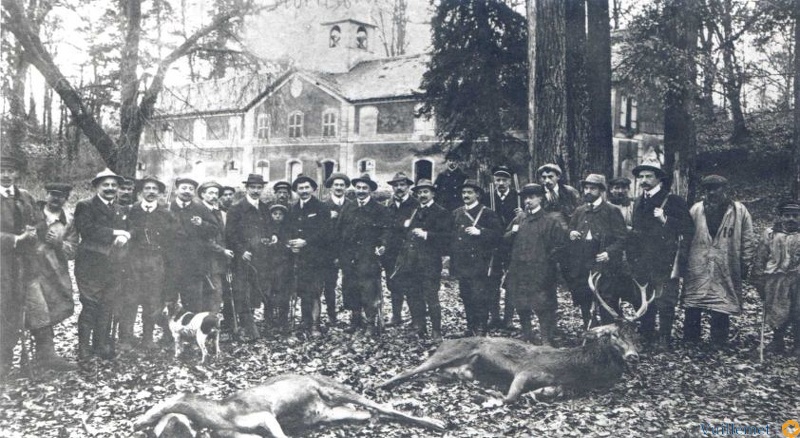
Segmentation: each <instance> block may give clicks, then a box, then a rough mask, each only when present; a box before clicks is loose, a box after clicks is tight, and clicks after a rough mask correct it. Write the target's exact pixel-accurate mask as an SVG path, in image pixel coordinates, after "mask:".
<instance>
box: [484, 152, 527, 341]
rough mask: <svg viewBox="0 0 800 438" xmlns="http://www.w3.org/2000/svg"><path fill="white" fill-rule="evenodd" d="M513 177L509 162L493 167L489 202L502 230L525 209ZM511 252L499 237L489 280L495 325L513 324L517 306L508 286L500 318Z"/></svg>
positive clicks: (491, 320) (490, 309)
mask: <svg viewBox="0 0 800 438" xmlns="http://www.w3.org/2000/svg"><path fill="white" fill-rule="evenodd" d="M513 178H514V172H513V171H512V170H511V169H510V168H509V167H507V166H497V167H495V168H494V169H492V179H493V180H494V191H493V192H492V193H491V194H490V195H489V196H491V197H492V199H490V200H488V203H489V205H490V206H493V207H494V212H495V213H496V214H497V216H498V218H499V219H500V223H501V225H502V228H501V230H505V229H506V228H508V226H509V225H510V224H511V221H513V220H514V218H515V217H516V216H517V215H519V214H522V213H523V212H524V210H523V209H522V201H521V200H520V198H519V193H517V190H516V189H515V188H514V187H511V184H512V181H513ZM510 255H511V246H510V245H509V244H508V242H506V241H504V240H500V241H499V242H498V244H497V249H496V250H495V252H494V257H493V260H492V262H493V263H492V272H491V280H490V282H491V283H492V285H493V288H492V297H491V302H490V303H489V319H490V324H489V325H490V327H493V328H501V327H502V328H510V327H511V320H512V319H513V318H514V306H512V305H511V299H510V297H509V295H508V290H506V299H505V305H504V308H503V319H502V321H501V320H500V289H502V288H503V284H502V283H503V276H504V274H505V273H506V271H508V257H509V256H510ZM495 286H496V287H495Z"/></svg>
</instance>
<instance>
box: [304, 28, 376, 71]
mask: <svg viewBox="0 0 800 438" xmlns="http://www.w3.org/2000/svg"><path fill="white" fill-rule="evenodd" d="M321 26H322V30H323V32H324V34H325V35H326V38H324V39H323V38H321V39H320V40H321V41H323V44H324V46H323V47H319V50H318V51H317V53H319V54H320V56H319V57H318V58H317V60H316V62H312V63H311V64H312V65H313V68H314V69H315V70H319V71H322V72H325V73H344V72H347V71H350V69H351V68H353V66H354V65H356V64H358V63H359V62H361V61H365V60H371V59H376V58H378V56H377V55H376V54H375V53H376V49H378V46H377V45H378V44H379V42H378V36H377V34H376V30H377V28H378V27H377V26H375V25H374V24H370V23H367V22H365V21H359V20H354V19H351V18H346V19H343V20H338V21H328V22H325V23H321Z"/></svg>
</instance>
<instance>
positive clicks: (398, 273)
mask: <svg viewBox="0 0 800 438" xmlns="http://www.w3.org/2000/svg"><path fill="white" fill-rule="evenodd" d="M412 190H413V191H414V194H415V195H416V197H417V201H419V207H417V208H415V209H414V211H413V212H411V217H410V218H409V219H407V220H406V221H405V222H404V223H403V228H404V229H405V239H404V241H403V246H402V249H401V250H400V253H399V255H398V257H397V262H396V263H395V267H394V272H392V273H391V274H390V273H387V274H386V275H387V277H391V278H392V280H393V281H395V282H397V283H399V284H400V286H401V287H402V289H403V290H404V291H405V293H406V299H408V307H409V310H410V311H411V321H412V323H413V324H414V329H415V330H416V332H417V335H418V336H419V337H424V336H425V335H426V334H427V317H428V316H430V320H431V327H432V329H433V330H432V335H433V339H434V340H435V341H441V340H442V306H441V304H440V302H439V288H440V287H441V283H442V256H443V255H444V254H445V252H446V250H447V247H448V245H449V244H450V241H451V237H450V236H451V235H452V232H453V215H452V213H451V212H449V211H448V210H446V209H445V208H444V207H443V206H441V205H439V204H438V203H436V202H434V197H435V196H436V187H435V186H434V185H433V183H432V182H431V180H428V179H421V180H419V181H417V183H416V184H415V185H414V187H413V188H412Z"/></svg>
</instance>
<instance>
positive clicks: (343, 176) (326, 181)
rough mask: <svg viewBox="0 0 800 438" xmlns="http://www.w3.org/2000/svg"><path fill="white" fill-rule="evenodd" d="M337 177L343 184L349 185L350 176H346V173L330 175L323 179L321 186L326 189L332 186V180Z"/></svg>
mask: <svg viewBox="0 0 800 438" xmlns="http://www.w3.org/2000/svg"><path fill="white" fill-rule="evenodd" d="M337 179H340V180H342V181H344V185H345V186H347V187H350V184H351V181H350V178H348V177H347V175H332V176H330V177H328V179H326V180H325V184H323V186H324V187H325V188H326V189H329V188H331V187H333V182H334V181H336V180H337Z"/></svg>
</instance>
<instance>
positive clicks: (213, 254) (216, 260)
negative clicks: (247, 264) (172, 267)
mask: <svg viewBox="0 0 800 438" xmlns="http://www.w3.org/2000/svg"><path fill="white" fill-rule="evenodd" d="M221 190H222V185H220V184H219V183H217V182H216V181H207V182H204V183H203V184H201V185H200V187H198V189H197V196H199V197H200V199H201V201H202V204H203V207H205V209H206V214H205V216H204V218H205V220H206V221H207V222H208V223H210V224H212V225H214V228H215V232H214V235H213V236H212V237H211V238H209V239H208V242H207V246H206V257H207V258H208V263H209V265H208V271H207V272H206V281H204V282H203V293H202V302H203V307H202V308H203V311H204V312H212V313H218V312H219V311H220V309H221V308H222V282H223V279H224V277H225V274H226V273H227V272H228V265H229V264H230V262H231V260H233V251H232V250H230V249H228V248H227V246H226V244H225V213H223V212H222V211H220V208H219V193H220V191H221Z"/></svg>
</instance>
